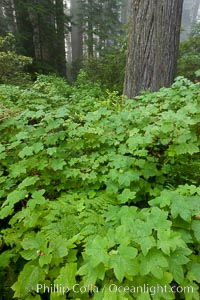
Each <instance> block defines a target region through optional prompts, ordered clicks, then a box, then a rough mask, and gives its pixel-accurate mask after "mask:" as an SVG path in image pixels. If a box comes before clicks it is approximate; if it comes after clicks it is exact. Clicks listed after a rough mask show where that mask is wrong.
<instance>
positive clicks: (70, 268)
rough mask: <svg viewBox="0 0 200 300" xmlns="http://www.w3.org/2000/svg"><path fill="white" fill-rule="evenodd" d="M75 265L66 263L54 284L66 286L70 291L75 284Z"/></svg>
mask: <svg viewBox="0 0 200 300" xmlns="http://www.w3.org/2000/svg"><path fill="white" fill-rule="evenodd" d="M76 273H77V263H67V264H66V265H65V266H64V267H62V268H61V270H60V275H59V276H58V278H57V279H56V280H55V284H59V285H61V286H67V287H68V288H69V289H71V288H72V287H73V286H74V285H75V284H76Z"/></svg>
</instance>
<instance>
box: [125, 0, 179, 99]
mask: <svg viewBox="0 0 200 300" xmlns="http://www.w3.org/2000/svg"><path fill="white" fill-rule="evenodd" d="M182 5H183V0H148V1H147V0H132V3H131V24H130V35H129V50H128V59H127V65H126V74H125V80H124V95H126V96H127V97H134V96H136V95H138V94H139V92H140V91H141V90H147V89H149V90H151V91H156V90H158V89H159V88H161V87H163V86H165V87H168V86H170V85H171V84H172V83H173V80H174V76H175V72H176V61H177V52H178V45H179V37H180V26H181V15H182Z"/></svg>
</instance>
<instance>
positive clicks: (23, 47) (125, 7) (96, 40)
mask: <svg viewBox="0 0 200 300" xmlns="http://www.w3.org/2000/svg"><path fill="white" fill-rule="evenodd" d="M199 7H200V1H199V0H185V1H184V8H183V16H182V33H181V40H182V41H188V39H190V41H189V43H187V42H183V43H182V45H181V49H180V54H181V60H180V63H179V70H178V72H179V73H181V74H182V75H185V76H186V77H188V78H190V79H193V76H194V71H195V70H197V69H198V66H199V58H198V55H197V54H198V52H199V43H198V41H197V39H198V38H197V35H198V34H199V29H198V26H197V25H196V27H194V25H195V24H196V23H198V18H199ZM129 13H130V0H95V1H93V0H71V1H63V0H42V1H38V0H34V1H28V0H1V1H0V35H1V36H2V37H6V36H7V35H8V34H12V35H13V36H12V37H11V35H10V36H9V38H7V40H6V43H5V42H4V43H3V46H1V49H0V51H7V52H8V51H14V52H15V53H16V54H18V55H23V56H25V57H30V58H32V63H30V62H29V63H27V64H26V63H25V64H24V63H23V65H26V67H25V69H26V71H28V72H29V73H30V74H31V77H32V79H35V77H34V76H35V75H34V74H35V73H43V74H49V73H56V74H58V75H60V76H62V77H65V78H67V79H68V80H69V81H70V82H71V81H74V80H75V79H76V78H77V74H78V72H79V70H80V69H81V68H83V69H85V70H86V71H87V74H88V76H89V78H92V80H94V82H95V81H97V80H98V81H101V82H102V84H104V85H105V86H106V88H109V89H111V90H118V91H120V92H121V91H122V85H123V78H124V69H125V62H126V57H127V51H126V49H127V40H128V38H127V37H128V22H129ZM195 28H196V29H195ZM194 36H195V39H194ZM191 45H192V46H191ZM191 52H192V53H191ZM1 53H2V52H1ZM188 53H189V54H190V55H189V58H188ZM194 55H195V57H194ZM1 56H2V54H1ZM3 59H4V58H1V60H3ZM2 65H3V63H2ZM4 65H5V64H4ZM8 71H9V72H10V70H9V68H7V67H6V68H5V70H4V71H1V73H3V72H4V73H3V74H0V75H1V77H2V79H1V82H3V78H5V73H8ZM20 77H21V76H20Z"/></svg>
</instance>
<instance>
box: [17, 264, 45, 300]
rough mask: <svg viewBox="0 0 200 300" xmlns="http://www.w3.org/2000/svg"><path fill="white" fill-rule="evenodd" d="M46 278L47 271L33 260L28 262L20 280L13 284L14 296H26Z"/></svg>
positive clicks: (20, 275)
mask: <svg viewBox="0 0 200 300" xmlns="http://www.w3.org/2000/svg"><path fill="white" fill-rule="evenodd" d="M44 279H45V272H44V271H43V270H42V268H40V267H39V266H37V265H34V264H33V263H32V262H30V263H27V264H26V265H25V266H24V268H23V270H22V271H21V272H20V274H19V277H18V280H17V282H16V283H15V284H13V286H12V289H13V290H14V292H15V293H14V297H25V296H26V295H27V293H28V291H29V290H30V289H36V287H37V284H38V283H39V282H40V281H43V280H44Z"/></svg>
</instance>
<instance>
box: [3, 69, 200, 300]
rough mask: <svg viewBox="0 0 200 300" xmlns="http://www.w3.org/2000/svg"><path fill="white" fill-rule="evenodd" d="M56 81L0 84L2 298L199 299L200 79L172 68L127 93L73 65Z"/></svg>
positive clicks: (41, 78)
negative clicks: (158, 84) (165, 76)
mask: <svg viewBox="0 0 200 300" xmlns="http://www.w3.org/2000/svg"><path fill="white" fill-rule="evenodd" d="M54 80H55V81H54ZM61 81H62V80H61ZM61 81H60V79H58V78H52V77H51V79H50V78H48V77H45V76H44V77H40V78H38V81H37V82H36V83H35V84H34V85H33V87H32V89H27V90H21V89H20V88H17V87H12V86H7V89H6V86H1V87H0V95H1V111H2V112H1V114H2V115H3V117H2V118H1V120H0V130H1V146H0V164H1V169H0V176H1V177H0V198H1V204H2V206H1V212H0V219H1V227H2V231H1V236H0V238H1V239H0V241H1V249H2V254H1V255H0V267H1V268H2V270H4V272H3V273H2V274H3V275H2V280H5V281H6V280H7V277H6V276H7V275H6V274H9V271H10V270H11V268H12V266H13V264H14V265H17V266H19V267H18V274H15V276H10V277H11V278H9V281H10V286H12V290H13V296H12V297H13V298H17V299H28V300H29V299H36V300H37V299H51V300H53V299H88V298H89V297H90V298H92V299H96V300H98V299H186V300H190V299H191V300H193V299H199V294H198V289H199V283H200V282H199V278H200V261H199V240H200V235H199V232H200V220H199V215H200V188H199V187H198V184H199V179H200V178H199V174H200V173H199V170H200V168H199V167H200V156H199V144H200V139H199V135H200V128H199V124H200V109H199V108H200V105H199V101H200V85H199V84H193V83H191V82H190V81H188V80H186V79H184V78H182V77H179V78H178V79H177V80H176V82H175V83H174V85H173V86H172V87H171V88H169V89H166V88H163V89H161V90H160V91H159V92H157V93H149V92H146V93H145V94H144V95H142V96H138V97H137V98H136V99H135V100H126V99H124V98H123V97H120V96H117V95H116V93H109V92H107V95H105V93H104V92H103V91H101V90H100V87H99V86H98V84H97V85H95V86H94V87H93V88H92V87H91V86H90V83H88V82H86V83H85V85H84V73H82V74H81V76H80V77H79V81H78V83H77V84H76V86H72V87H70V86H69V85H67V84H66V83H64V81H62V82H61ZM55 82H56V84H55ZM87 89H88V90H87ZM55 97H56V98H55ZM16 277H17V279H16ZM173 284H175V287H176V289H174V285H173ZM138 286H140V287H146V289H144V288H143V289H142V288H140V289H137V287H138ZM164 287H165V290H164V292H163V290H162V288H164ZM187 287H190V290H189V291H188V289H187ZM48 288H49V293H48ZM63 288H64V292H63ZM45 289H46V293H45ZM173 291H174V292H175V291H177V292H176V293H174V292H173ZM65 292H66V293H65Z"/></svg>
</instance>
